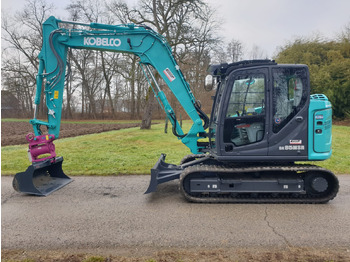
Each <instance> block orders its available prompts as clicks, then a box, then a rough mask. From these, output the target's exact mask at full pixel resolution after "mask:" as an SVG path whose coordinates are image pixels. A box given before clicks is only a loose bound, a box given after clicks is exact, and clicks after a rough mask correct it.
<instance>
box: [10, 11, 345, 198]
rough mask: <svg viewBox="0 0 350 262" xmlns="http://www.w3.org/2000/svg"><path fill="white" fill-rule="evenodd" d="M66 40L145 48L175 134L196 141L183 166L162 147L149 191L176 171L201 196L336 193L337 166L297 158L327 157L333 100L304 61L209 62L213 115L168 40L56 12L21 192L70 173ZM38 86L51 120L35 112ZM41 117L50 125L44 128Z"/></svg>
mask: <svg viewBox="0 0 350 262" xmlns="http://www.w3.org/2000/svg"><path fill="white" fill-rule="evenodd" d="M72 25H74V26H72ZM68 48H74V49H94V50H100V51H110V52H121V53H131V54H134V55H136V56H137V57H139V61H140V62H139V63H140V66H141V67H142V69H143V70H144V73H145V75H146V77H147V79H148V81H149V84H150V85H151V86H152V87H153V90H154V92H155V95H156V97H157V99H158V101H159V103H160V105H161V107H162V108H163V109H164V111H165V114H166V116H167V117H168V118H169V120H170V122H171V124H172V126H173V128H172V131H173V133H174V135H175V136H177V137H178V138H179V139H180V140H181V141H182V143H184V144H185V145H186V146H187V147H188V148H189V149H190V150H191V152H192V154H191V155H188V156H185V157H184V158H183V160H182V162H181V164H180V165H173V164H169V163H166V162H165V154H162V155H161V156H160V158H159V160H158V161H157V163H156V164H155V165H154V167H153V168H152V169H151V181H150V184H149V187H148V189H147V191H146V193H151V192H154V191H156V190H157V186H158V185H159V184H161V183H164V182H167V181H171V180H174V179H179V180H180V191H181V193H182V194H183V195H184V197H185V198H186V199H187V200H189V201H192V202H200V203H203V202H204V203H226V202H228V203H325V202H328V201H329V200H331V199H333V198H334V197H335V196H336V194H337V192H338V189H339V182H338V179H337V177H336V176H335V175H334V174H333V173H332V172H331V171H329V170H326V169H324V168H321V167H318V166H315V165H307V164H297V163H295V162H299V161H302V162H304V161H318V160H326V159H328V158H329V157H330V156H331V153H332V148H331V142H332V133H331V132H332V106H331V103H330V102H329V101H328V99H327V97H326V96H325V95H322V94H316V95H310V84H309V82H310V81H309V71H308V68H307V66H305V65H294V64H293V65H284V64H277V63H275V62H274V61H270V60H251V61H242V62H237V63H232V64H220V65H212V66H210V68H209V73H210V74H209V75H208V76H207V78H206V79H205V82H206V88H214V87H215V88H216V95H215V98H214V102H213V107H212V112H211V115H210V119H209V118H208V117H207V115H206V114H205V113H204V112H203V111H202V110H201V108H200V103H199V102H197V101H196V99H195V97H194V95H193V93H192V92H191V89H190V86H189V84H188V83H187V82H186V81H185V78H184V76H183V74H182V72H181V70H180V67H179V66H178V64H177V63H176V61H175V58H174V56H173V54H172V50H171V48H170V46H169V45H168V43H167V41H166V40H165V38H164V37H163V36H161V35H160V34H158V33H157V32H155V31H153V30H152V29H151V28H149V27H147V26H143V25H135V24H126V25H106V24H99V23H90V24H85V23H77V22H69V21H62V20H58V19H56V18H54V17H50V18H49V19H48V20H47V21H46V22H45V23H44V24H43V46H42V50H41V52H40V54H39V59H40V64H39V72H38V75H37V88H36V96H35V101H34V102H35V105H36V107H35V112H34V118H33V119H32V120H30V123H31V124H32V125H33V129H34V134H28V135H27V137H26V138H27V140H28V142H29V155H30V158H31V161H32V165H30V166H29V167H28V169H27V171H25V172H22V173H18V174H16V176H15V178H14V181H13V186H14V188H15V189H16V190H17V191H19V192H23V193H28V194H35V195H48V194H50V193H51V192H53V191H55V190H57V189H59V188H61V187H62V186H64V185H66V184H68V183H69V182H71V179H70V178H69V177H68V176H66V175H65V174H64V172H63V170H62V162H63V158H62V157H57V156H56V152H55V147H54V144H53V141H54V140H55V139H57V138H58V136H59V131H60V122H61V111H62V100H63V91H64V83H65V76H66V74H69V70H66V67H67V68H68V69H69V66H67V61H66V60H67V50H68ZM154 70H156V71H157V72H158V73H159V75H160V77H161V78H162V79H163V80H164V82H165V83H166V85H167V86H168V87H169V89H170V91H171V92H172V93H173V94H174V95H175V97H176V99H177V100H178V101H179V103H180V104H181V105H182V107H183V109H184V110H185V111H186V113H187V114H188V116H189V118H190V119H191V121H192V122H193V124H192V126H191V128H190V130H189V131H188V132H187V133H184V132H183V130H182V128H181V126H180V125H179V123H178V121H177V119H176V116H175V113H174V110H173V109H172V107H171V106H170V104H169V102H168V100H167V98H166V96H165V94H164V92H163V91H162V90H161V88H160V86H159V85H158V84H157V81H156V77H155V76H154V74H153V71H154ZM66 71H67V72H66ZM42 88H44V90H43V92H44V93H45V99H46V106H47V112H48V120H47V121H42V120H39V119H37V108H38V105H39V103H40V100H41V99H40V98H41V93H42ZM41 126H44V127H46V128H47V130H48V132H47V134H43V133H42V131H41V129H40V127H41Z"/></svg>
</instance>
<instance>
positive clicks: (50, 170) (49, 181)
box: [12, 157, 72, 196]
mask: <svg viewBox="0 0 350 262" xmlns="http://www.w3.org/2000/svg"><path fill="white" fill-rule="evenodd" d="M62 163H63V158H62V157H57V158H56V159H55V161H54V162H51V159H49V160H46V161H43V162H39V163H33V164H32V165H30V166H29V167H28V168H27V170H26V171H25V172H21V173H17V174H16V175H15V177H14V179H13V182H12V185H13V188H14V189H15V190H16V191H18V192H21V193H26V194H30V195H38V196H47V195H49V194H51V193H52V192H54V191H56V190H58V189H60V188H62V187H64V186H65V185H67V184H68V183H70V182H72V179H71V178H69V177H68V176H66V175H65V174H64V172H63V170H62Z"/></svg>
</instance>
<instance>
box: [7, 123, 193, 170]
mask: <svg viewBox="0 0 350 262" xmlns="http://www.w3.org/2000/svg"><path fill="white" fill-rule="evenodd" d="M163 130H164V126H163V125H161V124H158V125H153V126H152V129H151V130H140V128H138V127H137V128H129V129H122V130H117V131H110V132H105V133H100V134H92V135H85V136H78V137H71V138H65V139H60V140H57V141H55V145H56V152H57V153H58V155H60V156H63V157H64V162H63V169H64V171H65V173H66V174H67V175H118V174H149V173H150V169H151V168H152V167H153V165H154V164H155V163H156V161H157V160H158V158H159V156H160V154H161V153H166V154H167V155H168V157H167V162H170V163H174V164H178V163H179V162H180V160H181V159H182V158H183V157H184V156H185V155H186V154H189V153H190V151H189V150H188V149H187V147H185V146H184V145H183V144H182V143H181V142H180V141H178V139H177V138H176V137H175V136H173V135H172V134H171V133H169V134H164V132H163ZM1 158H2V161H1V173H2V174H4V175H9V174H15V173H17V172H20V171H24V170H26V168H27V167H28V165H29V164H30V163H29V162H28V157H27V145H19V146H6V147H2V148H1Z"/></svg>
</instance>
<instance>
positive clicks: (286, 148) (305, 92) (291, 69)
mask: <svg viewBox="0 0 350 262" xmlns="http://www.w3.org/2000/svg"><path fill="white" fill-rule="evenodd" d="M271 76H272V87H271V88H272V90H271V92H270V95H271V109H272V114H271V115H272V118H271V123H270V125H269V145H270V146H269V152H268V155H269V156H275V157H274V158H277V157H279V158H283V157H285V159H287V157H290V158H291V159H292V160H295V159H297V158H295V157H298V156H299V157H306V156H307V155H308V104H309V99H310V85H309V71H308V68H307V66H303V65H294V66H291V65H285V66H283V65H281V66H276V67H272V68H271Z"/></svg>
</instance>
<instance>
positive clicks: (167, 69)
mask: <svg viewBox="0 0 350 262" xmlns="http://www.w3.org/2000/svg"><path fill="white" fill-rule="evenodd" d="M163 73H164V74H165V75H166V77H167V78H168V79H169V81H170V82H173V81H174V80H175V76H174V75H173V73H172V72H171V71H170V69H169V68H165V70H164V71H163Z"/></svg>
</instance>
